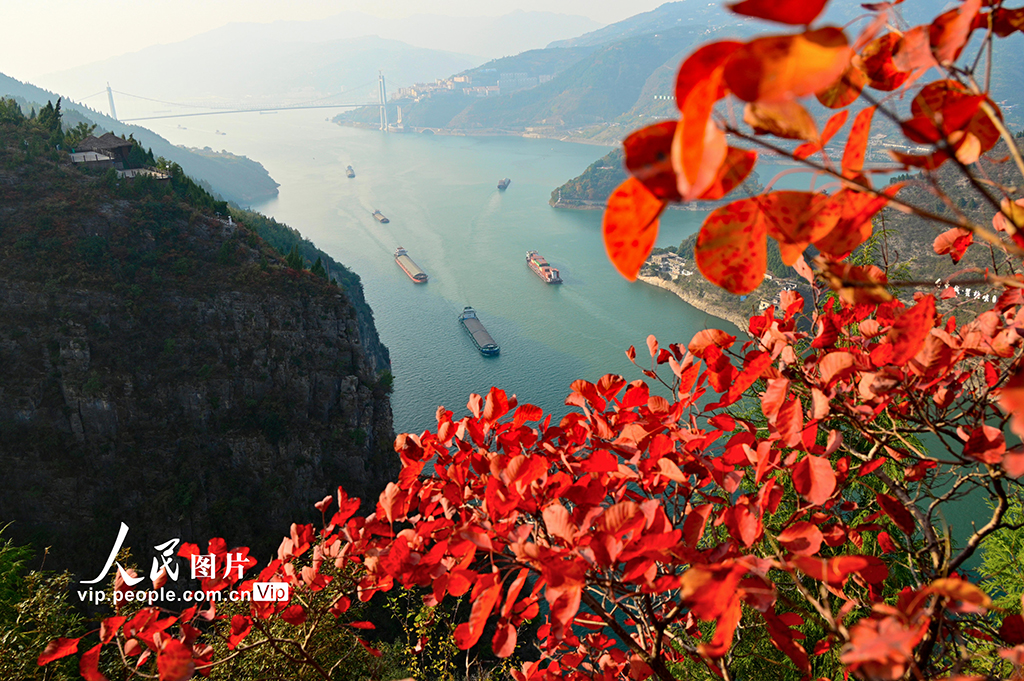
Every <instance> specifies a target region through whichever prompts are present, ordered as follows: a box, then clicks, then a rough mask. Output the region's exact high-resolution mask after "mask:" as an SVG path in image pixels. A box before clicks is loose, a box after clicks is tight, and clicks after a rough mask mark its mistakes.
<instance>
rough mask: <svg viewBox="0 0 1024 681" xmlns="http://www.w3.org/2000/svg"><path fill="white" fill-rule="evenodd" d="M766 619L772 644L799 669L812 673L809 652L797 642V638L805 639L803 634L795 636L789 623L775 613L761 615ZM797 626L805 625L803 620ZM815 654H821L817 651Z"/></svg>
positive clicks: (767, 612)
mask: <svg viewBox="0 0 1024 681" xmlns="http://www.w3.org/2000/svg"><path fill="white" fill-rule="evenodd" d="M761 614H762V616H763V617H764V621H765V624H767V625H768V634H769V635H770V636H771V637H772V642H773V643H775V645H776V646H777V647H778V648H779V650H781V651H782V652H783V653H785V654H786V657H788V658H789V659H791V660H792V661H793V663H794V664H795V665H796V666H797V668H798V669H800V670H801V671H803V672H804V673H805V675H806V674H809V673H810V671H811V664H810V661H809V660H808V659H807V651H806V650H804V647H803V646H802V645H800V644H799V643H797V642H796V640H795V639H796V638H797V637H801V638H802V637H803V634H801V633H799V630H798V633H797V634H796V635H794V633H793V630H792V629H791V628H790V627H789V626H787V623H786V622H784V621H783V620H782V618H781V617H779V616H777V615H776V614H775V613H773V612H771V611H770V610H769V611H766V612H763V613H761ZM797 624H803V620H802V619H801V620H800V621H799V622H798V623H797ZM822 642H824V641H822ZM814 652H815V654H816V655H818V654H820V653H819V652H818V650H817V649H815V651H814Z"/></svg>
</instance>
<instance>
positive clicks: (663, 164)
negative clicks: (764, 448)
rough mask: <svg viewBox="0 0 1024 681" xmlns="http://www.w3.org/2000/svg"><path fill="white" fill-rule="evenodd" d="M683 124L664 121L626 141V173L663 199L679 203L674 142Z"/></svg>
mask: <svg viewBox="0 0 1024 681" xmlns="http://www.w3.org/2000/svg"><path fill="white" fill-rule="evenodd" d="M678 124H679V121H663V122H661V123H655V124H654V125H649V126H647V127H646V128H641V129H639V130H635V131H633V132H632V133H630V135H629V136H628V137H626V139H624V140H623V141H622V146H623V148H624V149H625V152H626V169H627V170H628V171H629V172H630V174H632V175H633V177H635V178H636V179H638V180H640V182H642V183H643V185H644V186H645V187H647V189H648V190H649V191H650V192H651V193H652V194H654V195H655V196H656V197H658V198H659V199H663V200H665V201H679V200H681V199H682V196H681V195H680V194H679V190H678V189H677V188H676V172H675V170H673V168H672V138H673V137H675V134H676V126H677V125H678Z"/></svg>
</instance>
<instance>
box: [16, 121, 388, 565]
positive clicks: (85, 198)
mask: <svg viewBox="0 0 1024 681" xmlns="http://www.w3.org/2000/svg"><path fill="white" fill-rule="evenodd" d="M36 132H37V131H36V130H35V129H34V128H33V125H32V122H31V121H29V122H24V121H23V122H20V123H10V122H7V123H4V122H2V121H0V318H2V319H3V321H2V323H0V362H2V364H3V367H4V369H3V372H2V373H0V470H2V471H3V476H0V524H3V523H5V522H10V521H13V522H14V525H13V526H12V527H11V530H10V534H11V535H12V536H14V537H16V538H19V539H27V540H32V541H34V542H35V544H36V546H37V547H42V546H50V547H51V550H50V556H51V557H50V558H48V559H47V560H48V562H47V565H49V566H51V567H55V566H60V567H68V568H71V569H72V570H75V571H79V572H80V574H84V573H86V572H95V571H96V570H98V569H99V567H101V566H102V560H103V559H104V558H105V557H106V554H107V552H109V550H110V547H111V546H112V545H113V541H114V537H115V536H116V534H117V530H118V527H119V524H120V523H121V522H125V523H127V524H128V525H129V527H130V528H131V531H130V534H129V538H128V541H127V545H129V546H130V547H131V549H132V552H133V556H134V557H135V559H136V560H137V561H138V562H139V563H140V564H143V565H148V563H149V561H150V556H152V555H155V551H154V550H153V546H154V545H156V544H158V543H161V542H163V541H165V540H167V539H170V538H180V539H181V540H182V541H188V542H196V543H204V542H205V540H206V539H208V538H210V537H213V536H222V537H225V538H226V540H227V541H228V543H229V545H242V544H245V545H250V546H255V547H257V548H258V551H259V557H260V558H266V554H267V552H269V550H270V549H271V548H272V547H276V543H277V541H279V539H280V537H281V536H282V534H286V533H287V531H288V523H289V522H292V521H298V522H302V521H309V520H312V518H311V513H310V511H311V505H312V503H313V502H315V501H318V500H319V499H321V498H322V497H323V496H325V495H326V494H330V493H332V492H333V491H334V489H335V488H336V486H337V485H338V484H342V485H344V486H345V487H346V489H347V490H348V491H349V492H350V493H352V494H355V495H360V496H362V497H364V499H369V500H370V501H373V500H375V498H376V495H377V493H378V492H379V491H380V489H382V488H383V486H384V484H385V483H386V481H387V480H389V479H391V478H392V476H393V475H394V474H396V472H397V467H398V461H397V456H396V455H395V454H394V452H393V450H392V441H393V432H392V422H391V407H390V402H389V397H388V395H389V392H390V374H389V373H388V372H387V371H386V369H387V366H386V365H385V364H384V363H385V362H386V359H387V354H386V349H384V348H383V346H381V345H380V341H379V339H377V337H376V331H375V330H374V329H373V326H372V317H369V316H368V315H366V314H363V315H360V314H359V312H358V310H357V307H358V305H359V304H361V292H360V291H357V290H355V289H353V288H352V286H351V284H348V285H342V286H338V285H335V284H331V283H328V282H327V281H325V280H324V279H323V278H320V277H317V276H315V275H313V274H312V273H311V272H309V271H308V270H307V271H298V270H296V269H290V268H288V267H286V266H284V265H283V263H282V260H281V256H280V254H279V253H278V252H277V251H275V250H273V249H272V248H270V247H269V246H268V245H267V244H266V242H264V241H263V240H262V239H261V238H260V237H259V236H258V235H257V233H256V232H255V231H253V230H252V229H250V228H249V227H247V226H245V225H244V224H238V223H236V222H229V221H227V220H226V219H224V218H220V217H217V216H216V215H214V214H213V210H212V209H213V208H219V207H222V206H221V205H220V204H217V203H216V202H214V201H213V200H212V198H211V197H209V196H208V195H206V194H205V193H204V192H202V190H201V189H199V188H198V187H197V186H196V185H195V184H194V183H191V182H190V181H189V180H188V178H186V177H184V176H183V175H181V174H180V172H176V173H174V175H173V177H172V179H171V180H169V181H163V182H154V181H151V180H149V179H147V178H135V179H134V180H124V179H122V180H118V179H117V178H116V176H115V175H113V174H112V171H111V172H110V173H107V174H104V175H99V174H90V173H88V172H86V171H82V170H80V169H78V168H76V167H73V166H72V165H71V164H70V163H69V162H68V160H67V157H66V156H61V155H59V154H58V153H57V152H55V151H53V150H52V149H51V148H48V147H47V145H46V140H45V136H40V135H37V134H36ZM23 139H25V140H27V141H28V144H25V143H23V142H22V140H23ZM355 281H356V282H358V279H356V280H355ZM357 297H358V298H359V300H358V301H357V300H355V298H357ZM361 317H362V318H361ZM367 348H372V352H368V351H367Z"/></svg>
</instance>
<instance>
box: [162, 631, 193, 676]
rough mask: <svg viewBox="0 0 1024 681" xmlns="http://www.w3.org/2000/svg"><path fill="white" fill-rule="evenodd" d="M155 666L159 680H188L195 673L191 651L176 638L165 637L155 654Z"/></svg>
mask: <svg viewBox="0 0 1024 681" xmlns="http://www.w3.org/2000/svg"><path fill="white" fill-rule="evenodd" d="M156 668H157V670H158V671H159V673H160V681H188V679H191V678H192V675H193V674H194V673H195V669H196V666H195V663H194V662H193V661H192V653H191V651H189V649H188V648H186V647H185V644H184V643H182V642H181V641H179V640H178V639H176V638H171V639H166V641H165V643H164V645H163V647H162V648H161V649H160V651H159V652H157V654H156Z"/></svg>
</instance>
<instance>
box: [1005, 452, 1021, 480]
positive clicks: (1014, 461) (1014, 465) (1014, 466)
mask: <svg viewBox="0 0 1024 681" xmlns="http://www.w3.org/2000/svg"><path fill="white" fill-rule="evenodd" d="M1003 470H1004V471H1006V475H1008V476H1009V477H1011V478H1019V477H1020V476H1022V475H1024V449H1022V448H1020V447H1017V448H1016V449H1012V450H1010V451H1008V452H1007V453H1006V456H1004V457H1003Z"/></svg>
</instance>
